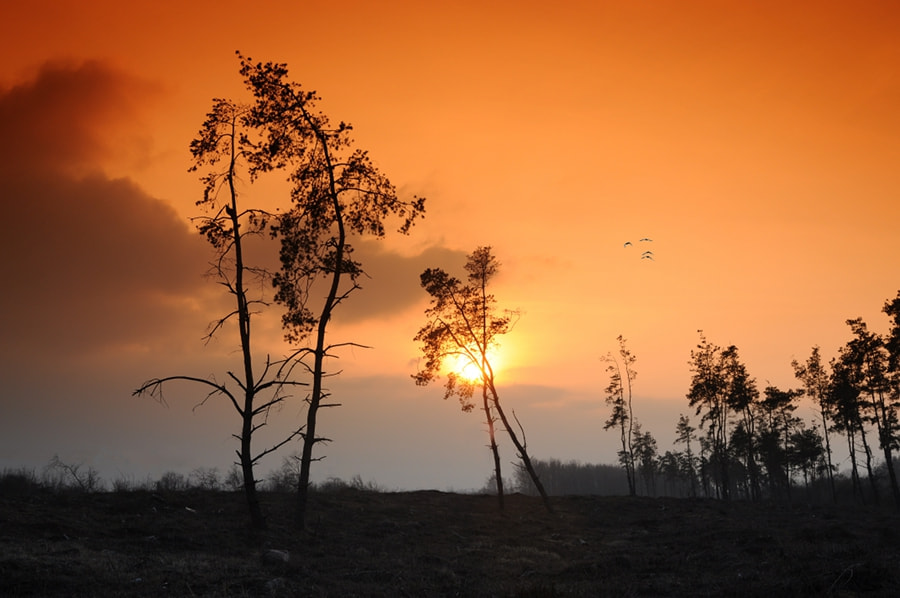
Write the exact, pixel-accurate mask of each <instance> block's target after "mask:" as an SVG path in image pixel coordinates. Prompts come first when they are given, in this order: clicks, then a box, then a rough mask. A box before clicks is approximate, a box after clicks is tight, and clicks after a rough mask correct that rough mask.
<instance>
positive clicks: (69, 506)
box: [0, 489, 900, 598]
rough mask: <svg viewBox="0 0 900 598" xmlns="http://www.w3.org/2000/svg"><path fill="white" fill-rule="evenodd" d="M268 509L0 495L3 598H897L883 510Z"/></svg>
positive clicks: (888, 520)
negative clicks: (304, 525) (300, 520)
mask: <svg viewBox="0 0 900 598" xmlns="http://www.w3.org/2000/svg"><path fill="white" fill-rule="evenodd" d="M263 500H264V507H265V510H266V512H267V514H268V522H269V526H268V529H267V530H266V531H263V532H254V531H252V530H250V529H249V528H248V526H247V524H246V521H247V516H246V512H245V508H244V504H243V502H242V495H241V494H237V493H227V492H203V491H186V492H180V493H172V494H154V493H151V492H146V491H134V492H123V493H114V492H110V493H100V494H78V493H49V492H43V491H32V492H28V493H24V494H22V495H18V496H0V596H154V597H156V596H341V597H349V596H392V597H393V596H767V597H769V598H773V597H776V596H897V595H900V559H898V556H900V515H898V514H897V512H896V511H895V510H889V509H876V508H873V507H858V508H851V507H847V506H844V507H826V506H808V505H802V506H799V505H793V506H791V505H786V504H771V503H764V504H751V503H743V502H734V503H723V502H720V501H714V500H691V499H649V498H637V499H634V498H626V497H581V496H579V497H560V498H553V499H552V504H553V506H554V508H555V511H556V512H555V514H552V515H551V514H548V513H547V512H546V511H545V510H544V508H543V506H542V504H541V502H540V500H539V499H536V498H532V497H527V496H521V495H513V496H509V497H507V505H506V509H505V510H504V512H502V513H501V512H499V511H498V509H497V503H496V498H495V497H490V496H478V495H467V494H452V493H442V492H432V491H425V492H402V493H377V492H367V491H359V490H352V489H345V490H342V491H340V492H335V493H315V494H313V495H312V497H311V502H310V505H309V520H308V529H307V530H306V531H303V532H298V531H297V530H296V529H295V527H294V525H293V518H292V510H291V509H292V507H293V496H292V495H290V494H263ZM270 549H275V550H279V551H286V552H288V553H289V558H288V560H287V561H286V562H284V561H283V560H280V559H278V558H267V557H266V556H265V555H266V551H268V550H270ZM269 556H276V557H277V556H278V554H277V553H276V554H271V555H269Z"/></svg>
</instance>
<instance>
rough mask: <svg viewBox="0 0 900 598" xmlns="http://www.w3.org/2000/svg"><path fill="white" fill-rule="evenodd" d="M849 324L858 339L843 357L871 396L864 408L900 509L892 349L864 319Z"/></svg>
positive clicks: (865, 392) (861, 387)
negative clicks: (896, 463) (888, 348)
mask: <svg viewBox="0 0 900 598" xmlns="http://www.w3.org/2000/svg"><path fill="white" fill-rule="evenodd" d="M847 325H848V326H850V329H851V331H852V332H853V335H854V337H855V338H853V339H852V340H850V341H849V342H848V343H847V344H846V345H845V348H844V352H843V355H842V357H843V359H844V360H845V363H847V364H848V365H849V366H850V367H851V369H852V370H853V371H854V372H855V378H856V380H857V381H858V383H859V387H860V390H861V391H862V394H863V395H864V396H866V397H867V399H866V400H865V401H863V402H862V406H863V408H864V409H865V410H866V411H867V412H868V417H867V419H868V421H870V422H872V423H873V424H874V425H875V429H876V431H877V433H878V445H879V447H880V448H881V450H882V453H883V455H884V462H885V463H886V464H888V467H887V470H888V479H889V480H890V486H891V492H892V494H893V496H894V502H895V504H896V505H897V507H898V508H900V487H898V484H897V474H896V472H895V471H894V467H893V466H892V464H893V461H894V459H893V451H894V450H895V447H896V446H897V442H898V431H900V422H898V419H897V407H898V398H897V397H892V396H891V395H892V393H891V381H890V379H889V374H888V360H889V354H888V350H887V348H886V347H885V343H884V340H883V339H882V338H881V336H880V335H878V334H875V333H874V332H870V331H869V329H868V328H867V326H866V323H865V322H863V320H862V318H856V319H854V320H847Z"/></svg>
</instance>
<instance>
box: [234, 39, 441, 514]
mask: <svg viewBox="0 0 900 598" xmlns="http://www.w3.org/2000/svg"><path fill="white" fill-rule="evenodd" d="M238 55H239V57H240V61H241V68H240V72H241V75H242V76H243V77H244V80H245V83H246V85H247V87H248V89H249V90H250V91H251V92H252V94H253V97H254V100H255V102H254V103H253V105H252V107H251V110H250V117H249V120H250V122H251V123H252V124H253V126H254V127H256V128H257V129H259V130H260V131H262V132H263V134H264V139H263V140H262V142H261V143H260V144H259V146H258V147H257V150H258V155H259V156H260V161H259V164H260V167H261V168H266V169H274V168H282V167H283V168H287V169H288V170H289V175H288V180H289V182H290V183H291V185H292V188H291V192H290V196H291V208H290V210H288V211H286V212H285V213H283V214H282V215H281V216H279V218H278V219H277V221H276V223H275V225H274V229H275V232H276V234H277V235H278V237H279V239H280V240H281V269H280V270H279V272H277V273H276V275H275V277H274V281H273V282H274V285H275V291H276V292H275V300H276V301H277V302H278V303H279V304H281V305H282V306H283V307H284V308H285V313H284V315H283V318H282V320H283V325H284V330H285V338H286V340H287V341H288V342H290V343H292V344H295V345H297V344H301V343H304V342H307V341H308V342H309V343H310V344H309V345H308V346H304V347H302V348H299V349H297V351H296V352H295V353H294V356H299V357H301V358H304V359H305V361H304V362H303V363H304V366H305V368H306V369H307V371H308V373H309V374H310V375H311V376H312V389H311V392H310V394H309V396H308V397H307V412H306V424H305V426H304V428H303V430H302V432H301V434H302V437H303V449H302V452H301V455H300V475H299V482H298V502H297V522H298V525H300V526H301V527H302V526H304V524H305V516H306V504H307V496H308V489H309V479H310V468H311V463H312V462H313V461H314V460H315V458H314V456H313V449H314V447H315V446H316V445H317V444H318V443H320V442H325V441H327V440H328V439H327V438H324V437H321V436H319V435H318V431H317V424H318V419H317V418H318V415H319V410H320V409H321V408H323V407H332V406H336V404H334V403H328V402H327V400H328V397H329V396H330V393H329V391H328V390H327V388H326V387H325V384H324V382H325V379H326V378H327V377H329V376H333V375H335V374H336V373H337V372H334V371H330V370H328V369H327V368H326V360H327V359H329V358H332V357H334V356H335V351H336V350H337V349H339V348H341V347H346V346H350V345H354V344H355V343H352V342H339V343H330V342H328V340H327V339H328V324H329V322H330V321H331V318H332V316H333V314H334V312H335V309H336V308H337V307H338V306H339V305H340V304H341V303H343V302H344V301H345V300H347V298H348V297H349V296H350V294H351V293H352V292H353V291H355V290H357V289H359V288H360V285H359V280H360V278H361V277H362V276H363V275H364V270H363V267H362V264H361V263H359V262H357V261H356V260H354V259H353V247H352V245H351V243H350V239H351V237H352V236H353V235H357V236H363V235H365V236H368V237H375V238H381V237H383V236H385V227H386V224H385V223H386V221H387V220H388V219H389V218H396V219H397V220H399V226H398V232H400V233H401V234H406V233H407V232H408V231H409V229H410V227H411V226H412V225H413V223H414V222H415V220H416V219H417V218H419V217H421V216H422V215H423V214H424V210H425V200H424V199H422V198H418V197H416V198H413V199H412V200H410V201H403V200H401V199H400V198H399V197H398V195H397V191H396V189H395V188H394V186H393V185H392V184H391V182H390V181H389V180H388V178H387V177H386V176H385V175H383V174H382V173H381V172H380V171H379V170H378V168H376V166H375V165H374V163H373V162H372V160H371V158H370V157H369V155H368V153H367V152H365V151H363V150H361V149H358V148H355V147H354V142H353V140H352V139H351V137H350V131H351V129H352V127H351V126H350V125H348V124H346V123H344V122H340V123H338V124H337V125H334V124H332V123H331V122H330V120H329V119H328V117H327V116H326V115H325V114H323V113H322V112H320V111H319V110H318V108H317V102H318V101H319V99H320V98H319V96H318V95H317V94H316V93H315V92H314V91H307V90H304V89H303V88H302V87H301V86H300V85H299V84H298V83H294V82H292V81H290V80H288V70H287V66H286V65H285V64H279V63H272V62H266V63H253V62H252V61H251V60H250V59H249V58H246V57H243V56H241V55H240V54H238ZM317 285H324V287H325V289H324V291H321V289H320V288H319V287H318V286H317ZM323 295H324V299H322V300H321V301H319V297H321V296H323ZM309 360H311V361H312V363H311V364H310V363H309Z"/></svg>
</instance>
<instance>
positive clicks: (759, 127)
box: [0, 0, 900, 488]
mask: <svg viewBox="0 0 900 598" xmlns="http://www.w3.org/2000/svg"><path fill="white" fill-rule="evenodd" d="M88 4H89V6H85V3H83V2H33V3H28V4H25V3H22V4H20V5H19V6H16V7H9V8H7V7H4V9H3V13H4V17H3V18H2V19H0V51H2V56H3V57H4V59H3V62H2V64H0V133H2V136H0V138H2V139H3V141H4V143H3V144H2V149H0V151H2V152H3V156H2V157H0V158H2V160H0V177H2V181H0V183H2V184H0V189H2V190H3V191H2V198H3V207H4V212H5V215H6V218H5V219H4V222H5V224H4V229H3V240H2V243H3V246H2V249H3V251H4V254H5V255H7V256H14V258H13V259H10V258H8V259H7V260H4V266H3V267H4V279H5V280H7V281H9V280H11V281H12V284H11V288H12V289H13V290H12V291H8V292H7V293H4V295H3V298H2V299H0V312H2V313H0V324H2V331H3V333H2V340H0V342H2V345H0V356H2V357H3V364H2V365H0V379H3V380H4V389H3V390H2V391H0V392H2V395H0V401H2V402H3V407H4V411H5V414H6V415H5V416H4V419H3V422H2V423H0V430H2V431H3V433H2V434H0V467H5V466H9V467H14V466H19V465H34V466H40V465H42V464H43V463H46V461H47V460H48V459H49V458H50V457H51V456H52V455H53V454H54V453H58V454H59V455H60V457H61V458H63V459H64V460H65V459H66V458H68V459H69V460H73V461H84V462H86V463H93V464H94V465H95V466H97V467H101V468H102V469H103V470H104V472H106V473H107V476H108V477H115V475H117V472H134V475H145V473H147V474H151V475H158V474H159V473H161V472H162V471H164V470H166V469H179V470H182V471H185V472H187V471H189V470H190V469H191V468H193V467H197V466H201V465H218V466H220V467H222V468H224V467H226V466H227V464H228V463H229V462H230V459H231V457H230V455H232V454H233V453H232V450H233V446H232V441H231V439H230V434H231V433H232V432H233V431H234V429H236V419H235V416H234V415H233V414H232V413H230V412H229V411H228V408H227V406H221V407H218V406H213V407H206V408H203V409H200V410H198V411H197V412H196V413H193V414H192V412H191V410H190V407H191V406H193V404H194V403H195V402H196V400H197V399H196V397H195V394H194V393H192V392H191V389H189V388H185V389H174V390H173V391H172V395H171V398H170V405H171V407H170V408H169V409H168V410H166V409H163V408H161V407H159V406H157V405H155V404H153V403H152V402H150V401H149V400H141V399H132V398H131V397H130V396H129V395H130V390H131V389H133V388H134V387H135V386H137V385H138V384H140V383H141V382H143V381H144V380H145V379H147V378H150V377H153V376H157V375H164V374H173V373H200V374H203V375H205V374H206V373H213V372H218V373H219V374H220V375H221V373H222V372H223V370H224V367H223V366H222V365H221V362H222V360H223V359H226V360H227V359H228V355H229V351H230V349H231V345H230V343H228V342H227V341H226V340H225V339H223V340H222V341H221V342H220V343H218V344H215V343H214V344H213V345H210V346H208V347H204V346H203V344H202V343H201V341H200V338H201V336H202V334H203V330H204V327H205V325H206V323H207V322H208V321H209V320H210V319H211V318H212V317H213V316H214V315H215V314H216V306H217V305H219V303H217V302H218V299H217V296H216V289H215V287H214V285H211V284H209V283H208V282H207V281H204V279H203V278H202V277H201V274H202V273H203V271H204V265H205V262H206V259H207V258H208V253H207V250H206V248H205V246H204V244H203V242H202V240H201V239H200V238H199V236H197V235H194V234H193V233H191V231H190V229H189V222H188V220H187V218H188V217H190V216H192V215H195V213H196V212H195V208H194V206H193V203H194V201H195V200H196V199H197V198H199V197H200V194H201V192H202V191H201V187H200V184H199V183H198V182H197V180H196V177H195V175H193V174H190V173H188V172H187V167H188V166H189V153H188V151H187V147H188V143H189V142H190V140H191V139H192V137H193V135H194V134H195V133H196V131H197V129H198V128H199V125H200V124H201V122H202V120H203V116H204V114H205V112H206V110H207V109H208V108H209V106H210V101H211V98H213V97H221V96H228V97H235V98H238V97H240V94H241V92H242V90H241V85H240V78H239V76H238V74H237V60H236V59H235V57H234V51H235V50H238V49H239V50H241V51H242V52H243V53H244V54H246V55H249V56H252V57H253V58H254V59H258V60H274V61H279V62H286V63H288V65H289V67H290V71H291V75H292V78H293V79H294V80H296V81H299V82H301V83H302V84H303V85H304V86H306V87H308V88H312V89H316V90H317V91H319V93H320V94H321V95H322V97H323V101H322V108H323V109H324V110H325V111H326V112H327V113H328V114H329V115H330V116H331V118H332V119H334V120H346V121H349V122H351V123H353V124H354V126H355V137H356V139H357V140H358V141H359V143H360V145H361V146H363V147H365V148H366V149H368V150H369V151H370V153H371V155H372V156H373V157H374V158H375V160H376V161H377V162H378V164H379V165H380V166H381V167H382V169H383V170H384V171H385V173H386V174H388V176H390V178H391V179H392V180H393V182H394V183H395V184H396V185H397V186H398V187H399V188H400V189H401V190H402V191H403V192H404V193H408V194H413V193H415V194H419V195H425V196H427V197H428V213H427V216H426V219H425V221H423V222H421V223H420V224H419V225H417V226H416V228H415V229H414V230H413V234H412V235H411V236H410V237H409V238H405V239H396V238H394V239H388V240H387V241H386V242H384V243H382V244H381V245H379V246H375V247H366V248H365V249H366V253H367V254H371V257H370V261H369V262H368V265H369V270H370V273H371V274H372V275H373V279H372V281H371V282H370V283H369V284H368V285H367V288H366V289H365V290H364V292H363V293H362V294H360V295H358V296H357V297H355V301H354V305H348V311H347V312H346V313H345V314H344V315H343V317H342V319H341V318H339V319H338V322H337V323H338V326H337V327H336V328H335V329H334V332H335V334H336V335H340V336H342V337H343V338H346V339H352V340H354V341H356V342H360V343H363V344H369V345H373V346H374V347H375V349H374V350H371V351H360V350H356V351H353V352H350V353H348V354H346V355H344V356H342V358H341V363H340V365H341V367H342V368H343V369H344V374H343V375H342V377H341V379H340V381H338V382H336V383H335V387H334V388H335V395H336V397H338V395H340V396H339V398H340V401H341V402H342V403H343V404H344V407H342V408H341V409H339V410H333V411H330V412H327V413H325V414H324V415H323V420H322V426H323V429H324V430H325V433H326V435H328V436H330V437H332V438H334V440H335V442H334V443H333V444H332V445H330V446H329V447H328V449H327V453H328V455H329V457H328V459H326V460H325V461H323V462H322V463H321V467H320V468H319V470H318V475H319V477H327V476H329V475H339V476H342V477H345V478H348V477H350V476H352V475H354V474H356V473H359V474H360V475H362V476H363V477H364V478H366V479H374V480H376V481H378V482H380V483H382V484H385V485H387V486H389V487H413V488H415V487H437V488H449V487H456V488H465V487H475V486H480V485H481V483H482V481H483V480H484V479H485V478H486V477H487V475H488V473H489V471H490V464H489V456H488V452H487V451H486V450H484V446H483V445H484V438H483V437H482V436H483V433H482V430H481V427H482V424H481V423H480V421H478V419H477V417H476V416H474V415H464V414H462V413H458V412H457V410H456V407H455V406H454V405H452V404H447V403H443V402H442V401H441V400H440V390H439V389H438V388H433V389H420V388H416V387H414V386H413V385H412V382H411V380H410V379H409V377H408V376H409V374H410V373H412V372H413V371H414V370H415V360H416V357H417V355H416V347H415V345H414V344H413V343H412V340H411V339H412V337H413V336H414V334H415V332H416V330H417V329H418V327H419V326H420V325H421V323H422V310H423V308H424V305H425V303H424V302H425V297H424V293H423V292H422V291H421V290H420V289H419V288H418V284H417V276H418V273H419V272H421V270H422V269H424V268H425V267H430V266H439V267H444V268H445V269H448V270H453V269H459V268H461V266H462V263H463V260H464V255H465V254H466V253H467V252H469V251H471V250H472V249H474V248H475V247H476V246H477V245H485V244H489V245H492V246H493V247H494V251H495V253H496V255H497V256H498V258H499V260H500V262H501V263H502V272H501V277H500V279H499V280H498V286H497V288H496V295H497V296H498V298H499V299H500V301H501V303H502V304H503V305H505V306H508V307H517V308H519V309H521V310H522V311H523V312H524V316H523V317H522V319H521V320H520V322H519V323H518V324H517V326H516V328H515V330H514V331H513V332H512V333H511V334H510V335H509V336H508V338H507V339H506V342H505V344H504V360H505V361H506V362H507V363H508V365H509V367H508V368H507V369H506V371H505V372H504V375H505V376H506V379H505V380H502V381H501V382H503V383H505V385H506V386H505V388H506V393H505V396H506V398H507V400H508V401H509V402H510V404H511V406H513V407H515V408H516V410H517V413H518V414H519V416H520V419H522V422H523V424H524V425H525V427H526V430H527V431H528V439H529V448H530V449H532V450H533V452H534V454H535V456H537V457H558V458H562V459H579V460H582V461H590V462H612V461H614V459H615V455H614V450H615V449H614V442H615V438H613V436H614V435H613V434H611V433H604V432H603V431H602V423H603V420H604V419H605V417H606V415H607V409H606V407H605V406H604V405H603V397H602V388H603V386H605V384H606V377H605V374H604V371H603V367H602V364H601V362H600V360H599V358H600V357H601V356H602V355H604V354H605V353H606V352H607V351H610V350H614V349H615V338H616V336H617V335H619V334H623V335H624V336H625V337H626V338H628V339H629V346H630V348H631V349H632V351H633V352H634V353H635V354H636V356H637V358H638V362H637V366H636V367H637V370H638V372H639V378H638V380H637V385H636V392H637V395H638V398H639V400H640V401H642V402H639V404H638V406H637V407H636V410H637V416H638V418H639V419H641V420H642V421H643V422H644V426H645V428H646V429H649V430H650V431H651V432H653V433H654V435H655V436H656V437H657V438H658V439H659V441H660V449H661V450H668V449H669V448H671V444H670V443H671V438H672V436H673V430H674V426H675V421H676V418H677V415H678V413H680V412H684V413H688V412H689V409H688V406H687V401H686V399H685V398H684V395H685V393H686V391H687V388H688V383H689V372H688V367H687V361H688V360H689V358H690V351H691V349H692V348H693V347H694V345H695V344H696V342H697V341H698V335H697V330H698V329H703V330H704V331H705V332H706V334H707V336H708V337H709V339H710V340H711V341H712V342H715V343H718V344H720V345H730V344H735V345H737V346H738V348H739V350H740V353H741V355H742V357H743V359H744V360H745V362H746V363H747V365H748V367H749V370H750V373H751V375H753V376H755V377H756V378H757V381H758V384H759V386H760V387H761V388H762V387H764V386H765V385H766V384H767V383H768V382H771V383H773V384H777V385H780V386H784V387H787V386H791V385H794V384H795V383H794V380H793V377H792V375H791V368H790V361H791V359H792V358H798V359H803V358H805V357H806V356H807V355H808V353H809V350H810V348H811V347H812V346H813V345H815V344H818V345H821V346H822V349H823V353H824V355H826V356H827V357H830V356H832V355H833V354H834V353H835V351H836V349H837V347H838V346H840V345H841V344H843V343H844V342H845V341H846V340H847V339H848V338H849V335H848V329H847V327H846V326H845V324H844V320H845V319H847V318H852V317H857V316H862V317H864V318H865V319H866V320H867V321H869V324H870V326H871V327H872V328H873V329H875V330H877V331H884V330H885V329H886V319H885V317H884V316H883V314H881V313H880V309H881V306H882V305H883V303H884V302H885V300H887V299H889V298H892V297H894V296H895V295H896V293H897V290H898V289H900V278H898V277H897V275H896V273H897V272H898V265H900V236H898V235H897V233H896V230H895V229H896V227H897V223H898V222H900V201H898V199H900V198H898V195H900V168H898V167H897V165H898V164H900V110H898V106H900V39H898V36H897V31H900V9H898V8H897V7H896V4H895V3H894V2H889V1H884V2H862V3H854V4H853V6H852V7H851V6H850V5H849V4H847V3H844V2H820V1H817V2H792V3H784V2H753V3H740V5H739V6H738V4H739V3H729V2H718V1H708V2H696V1H687V2H674V1H672V2H653V3H633V2H626V1H624V0H623V1H616V2H584V3H578V2H558V3H546V2H540V3H538V2H517V3H515V4H513V3H490V2H488V3H484V2H480V3H476V2H456V3H452V4H450V3H448V4H445V5H437V6H432V5H428V6H427V7H426V6H425V5H422V4H421V3H413V2H379V3H374V2H373V3H354V2H349V3H341V4H334V3H327V2H262V3H258V5H257V6H258V8H254V9H253V12H249V11H248V9H247V8H246V7H247V5H246V3H237V2H229V1H225V2H223V1H221V0H220V1H219V2H214V3H213V2H194V3H174V2H160V1H156V2H152V3H151V2H135V3H120V2H116V3H113V2H97V1H95V2H91V3H88ZM787 4H789V6H787ZM512 6H515V8H511V7H512ZM16 11H19V12H18V14H17V13H16ZM278 190H279V186H278V185H277V184H276V183H266V184H265V185H264V186H262V188H260V189H253V188H251V189H248V190H247V193H248V196H247V197H248V198H249V197H250V195H249V194H250V193H255V194H257V195H256V196H257V197H259V196H260V195H261V194H262V192H263V191H265V192H268V193H270V195H269V196H267V197H265V198H261V199H260V201H267V202H273V201H274V202H277V201H279V200H280V195H278V193H277V192H278ZM272 193H274V198H275V199H271V197H272V195H271V194H272ZM644 236H647V237H651V238H653V242H652V249H653V251H654V255H655V261H653V262H649V261H646V260H644V261H641V260H640V259H639V252H640V250H642V249H643V247H642V246H641V247H632V248H631V249H626V248H625V247H623V244H624V242H625V241H629V240H631V241H633V242H636V241H637V239H639V238H641V237H644ZM635 245H636V246H637V245H638V244H637V243H635ZM260 324H261V326H260V331H261V332H262V333H263V334H262V335H261V337H262V336H264V335H265V340H266V343H267V346H269V347H272V348H276V349H277V347H278V331H277V326H275V324H274V323H271V322H261V323H260ZM223 356H224V357H223ZM299 411H300V407H299V406H289V407H286V408H285V410H284V412H283V414H282V418H283V419H284V420H286V421H288V423H287V424H285V427H290V426H291V425H292V424H293V421H294V420H295V418H296V416H297V415H298V414H299ZM807 415H808V414H807ZM273 427H276V426H275V425H274V424H273ZM512 459H513V453H512V451H511V450H509V449H507V451H506V460H507V461H510V460H512ZM277 465H278V463H277V458H276V459H272V460H270V461H269V463H267V464H263V466H262V470H263V471H266V470H267V468H271V467H276V466H277Z"/></svg>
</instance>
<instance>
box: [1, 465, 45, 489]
mask: <svg viewBox="0 0 900 598" xmlns="http://www.w3.org/2000/svg"><path fill="white" fill-rule="evenodd" d="M40 489H41V484H40V482H38V479H37V476H36V475H35V474H34V470H28V469H24V468H23V469H18V470H12V469H4V470H3V471H2V472H0V496H25V495H28V494H31V493H32V492H34V491H35V490H40Z"/></svg>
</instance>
